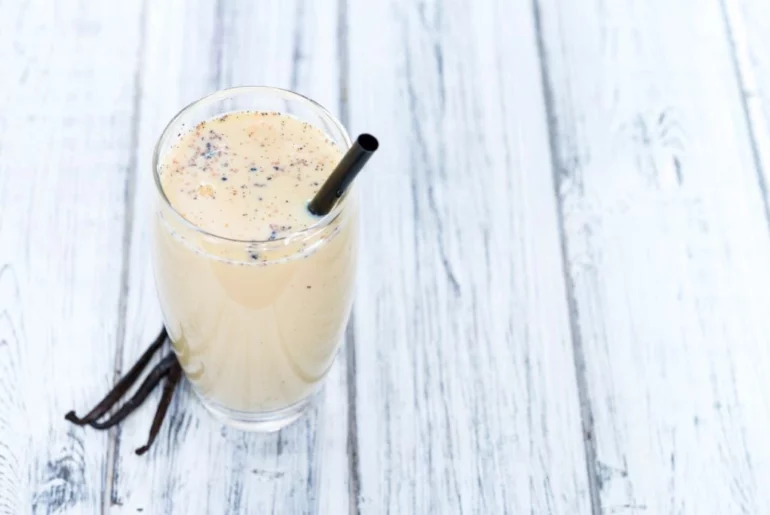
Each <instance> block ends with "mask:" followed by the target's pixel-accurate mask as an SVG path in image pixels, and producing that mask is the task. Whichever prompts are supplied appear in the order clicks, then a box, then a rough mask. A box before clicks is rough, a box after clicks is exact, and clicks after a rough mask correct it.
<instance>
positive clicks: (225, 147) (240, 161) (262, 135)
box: [159, 111, 342, 241]
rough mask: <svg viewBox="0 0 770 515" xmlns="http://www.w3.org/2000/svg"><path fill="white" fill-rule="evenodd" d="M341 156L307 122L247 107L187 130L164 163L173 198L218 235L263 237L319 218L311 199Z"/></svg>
mask: <svg viewBox="0 0 770 515" xmlns="http://www.w3.org/2000/svg"><path fill="white" fill-rule="evenodd" d="M341 157H342V154H341V152H340V149H339V148H338V147H337V146H336V145H335V144H334V143H333V142H331V141H330V140H329V138H327V137H326V135H325V134H324V133H323V132H321V131H320V130H319V129H317V128H316V127H314V126H312V125H310V124H308V123H305V122H303V121H301V120H298V119H296V118H293V117H291V116H288V115H285V114H280V113H275V112H257V111H242V112H237V113H230V114H226V115H222V116H220V117H217V118H213V119H210V120H206V121H204V122H201V123H199V124H198V125H197V126H195V127H194V128H193V129H192V130H190V131H189V132H187V133H185V134H180V136H179V140H178V141H177V142H176V144H175V145H174V146H173V147H172V148H171V149H169V151H168V152H166V154H165V155H164V156H163V157H162V159H161V163H160V169H159V170H160V180H161V186H162V187H163V191H164V193H165V194H166V197H167V198H168V200H169V203H170V204H171V205H172V206H174V208H175V209H176V210H177V211H178V212H179V213H180V214H181V215H182V216H183V217H184V218H186V219H187V220H188V221H190V222H192V223H193V224H194V225H196V226H198V227H200V228H202V229H204V230H205V231H206V232H209V233H211V234H215V235H217V236H223V237H226V238H231V239H236V240H260V241H263V240H271V239H277V238H281V237H283V236H286V235H288V234H290V233H293V232H296V231H299V230H302V229H305V228H307V227H309V226H311V225H313V224H314V223H315V222H317V221H318V219H317V218H316V217H314V216H313V215H311V214H310V213H309V212H308V211H307V207H306V206H307V202H308V201H309V200H310V199H311V198H312V197H313V195H314V194H315V193H316V192H317V191H318V190H319V189H320V187H321V185H322V184H323V181H324V180H325V179H326V178H327V177H328V176H329V174H331V172H332V170H333V169H334V167H335V166H336V164H337V163H338V162H339V161H340V159H341Z"/></svg>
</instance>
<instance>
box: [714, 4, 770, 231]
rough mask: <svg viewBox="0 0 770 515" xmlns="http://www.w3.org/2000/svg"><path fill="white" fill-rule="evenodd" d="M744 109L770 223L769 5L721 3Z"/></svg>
mask: <svg viewBox="0 0 770 515" xmlns="http://www.w3.org/2000/svg"><path fill="white" fill-rule="evenodd" d="M722 7H723V9H724V14H725V19H726V21H727V24H728V25H727V26H728V34H729V36H730V42H731V43H732V50H733V59H734V63H735V68H736V73H737V75H738V78H739V81H740V86H741V92H742V93H743V106H744V109H745V111H746V117H747V119H748V122H749V137H750V138H751V145H752V150H753V153H754V160H755V166H756V167H757V170H758V171H759V172H760V174H759V177H758V180H759V184H760V188H761V189H762V193H763V195H764V199H765V216H766V217H767V219H768V223H770V203H769V202H768V184H770V182H769V181H770V55H768V49H769V48H770V3H768V2H765V1H763V0H722Z"/></svg>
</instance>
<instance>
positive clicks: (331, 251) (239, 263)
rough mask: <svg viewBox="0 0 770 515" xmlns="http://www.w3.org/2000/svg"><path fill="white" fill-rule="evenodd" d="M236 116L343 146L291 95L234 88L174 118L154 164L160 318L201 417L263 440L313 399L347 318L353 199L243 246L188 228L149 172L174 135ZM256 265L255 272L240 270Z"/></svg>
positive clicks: (307, 104)
mask: <svg viewBox="0 0 770 515" xmlns="http://www.w3.org/2000/svg"><path fill="white" fill-rule="evenodd" d="M236 111H278V112H281V113H285V114H290V115H292V116H294V117H296V118H299V119H301V120H302V121H305V122H308V123H311V124H313V125H315V126H316V127H317V128H319V129H320V130H322V131H323V132H324V133H326V135H327V136H328V137H329V138H330V139H331V140H332V141H333V142H334V143H335V144H336V145H337V146H339V147H340V149H341V150H342V151H343V152H344V151H346V150H347V149H348V148H349V147H350V138H349V136H348V134H347V132H346V131H345V129H344V128H343V127H342V125H341V124H340V122H339V121H337V120H336V119H335V118H334V117H333V116H332V115H331V114H329V112H328V111H326V110H325V109H324V108H323V107H321V106H320V105H318V104H317V103H315V102H313V101H311V100H309V99H307V98H305V97H303V96H301V95H298V94H296V93H292V92H290V91H285V90H281V89H276V88H268V87H243V88H234V89H229V90H224V91H220V92H217V93H214V94H212V95H210V96H207V97H205V98H203V99H201V100H198V101H197V102H195V103H193V104H191V105H189V106H188V107H186V108H184V109H183V110H182V111H181V112H180V113H179V114H177V115H176V116H175V117H174V119H173V120H171V122H170V123H169V124H168V126H167V127H166V129H165V130H164V132H163V134H162V135H161V137H160V140H159V141H158V144H157V146H156V148H155V154H154V157H153V175H154V179H155V180H154V183H155V191H156V195H155V199H154V206H153V207H154V211H155V212H154V216H153V217H152V233H153V238H152V250H153V265H154V271H155V282H156V286H157V290H158V297H159V299H160V305H161V309H162V311H163V317H164V320H165V323H166V328H167V329H168V333H169V336H170V339H171V341H172V343H173V347H174V350H175V352H176V354H177V356H178V358H179V362H180V363H181V365H182V368H183V369H184V371H185V375H186V376H187V378H188V379H189V380H190V382H191V383H192V386H193V389H194V391H195V392H196V393H197V394H198V396H199V398H200V400H201V402H202V403H203V405H204V406H205V407H206V408H207V409H208V410H209V411H210V412H211V413H212V414H214V415H215V416H217V417H218V418H220V419H221V420H223V421H224V422H226V423H228V424H230V425H234V426H237V427H240V428H243V429H249V430H256V431H274V430H277V429H280V428H281V427H283V426H285V425H287V424H289V423H290V422H292V421H293V420H295V419H296V418H298V417H299V416H300V415H301V414H302V413H303V411H304V410H305V409H306V408H307V407H308V405H309V403H310V400H311V398H312V396H313V394H314V393H315V392H316V391H317V390H318V389H319V387H320V385H321V383H322V382H323V379H324V377H325V376H326V374H327V372H328V371H329V368H330V367H331V365H332V363H333V361H334V357H335V355H336V353H337V351H338V349H339V347H340V343H341V341H342V338H343V333H344V330H345V326H346V324H347V320H348V317H349V315H350V309H351V304H352V296H353V282H354V276H355V268H356V261H357V259H356V255H357V248H358V234H357V231H358V206H357V202H356V198H355V191H354V189H351V190H349V192H348V193H347V194H346V195H345V196H344V197H343V198H342V199H340V202H339V203H338V204H337V205H336V206H335V208H334V209H333V210H332V212H330V213H329V214H328V215H326V216H324V217H322V218H320V219H319V220H318V221H317V222H316V223H315V224H313V225H312V226H310V227H309V228H307V229H305V230H301V231H297V232H295V233H292V234H289V235H287V236H286V237H284V238H279V239H275V240H271V241H242V240H233V239H229V238H225V237H222V236H220V235H216V234H211V233H209V232H206V231H205V230H203V229H201V228H200V227H197V226H195V225H194V224H192V223H191V222H189V221H188V220H186V219H185V218H184V217H183V216H182V215H180V214H179V213H178V212H177V211H176V210H175V208H174V207H173V206H172V205H171V204H170V203H169V201H168V199H167V197H166V195H165V193H164V191H163V188H162V185H161V181H160V175H159V174H160V169H159V163H161V162H162V159H163V156H164V154H165V153H166V152H167V151H168V150H169V149H170V148H171V146H172V145H173V144H174V143H175V142H176V141H177V139H178V138H179V137H180V135H182V134H184V133H185V132H186V131H187V130H189V129H192V128H193V127H195V126H196V125H197V124H198V123H200V122H201V121H204V120H207V119H210V118H212V117H215V116H220V115H223V114H226V113H230V112H236ZM254 253H258V254H259V256H260V260H259V262H254V260H252V259H249V256H250V255H252V254H254Z"/></svg>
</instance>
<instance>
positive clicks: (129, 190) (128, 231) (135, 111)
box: [102, 0, 147, 513]
mask: <svg viewBox="0 0 770 515" xmlns="http://www.w3.org/2000/svg"><path fill="white" fill-rule="evenodd" d="M146 21H147V0H143V1H142V7H141V11H140V14H139V46H138V48H137V55H136V65H135V67H134V88H133V89H134V91H133V98H132V101H131V113H132V116H133V118H132V120H131V128H130V130H131V133H130V136H129V137H130V148H131V155H130V156H129V161H128V164H127V166H126V179H125V186H124V190H123V202H124V218H123V251H122V256H121V271H120V298H119V299H118V327H117V330H118V332H117V335H116V341H115V361H114V368H113V383H114V382H116V381H117V380H118V378H119V377H120V375H121V372H122V369H123V347H124V346H125V343H126V330H127V321H126V318H127V316H128V293H129V281H130V278H131V277H130V276H131V247H132V245H133V230H134V202H135V198H136V174H137V170H136V168H137V164H138V162H139V155H138V154H139V127H140V121H141V111H140V107H141V103H142V75H143V64H144V54H145V40H146ZM119 442H120V427H115V428H112V429H110V431H109V434H108V443H107V458H106V464H107V470H106V477H105V487H104V493H103V495H102V513H107V511H108V508H109V506H110V505H111V503H112V502H113V501H115V499H113V495H114V494H115V488H114V486H115V485H114V484H113V482H114V481H115V480H116V476H115V469H116V466H117V457H118V454H117V449H118V445H119Z"/></svg>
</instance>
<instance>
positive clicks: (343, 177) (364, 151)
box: [307, 134, 380, 216]
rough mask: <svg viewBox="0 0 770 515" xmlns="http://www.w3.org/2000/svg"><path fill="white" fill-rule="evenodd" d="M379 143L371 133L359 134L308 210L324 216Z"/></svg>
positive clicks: (308, 206)
mask: <svg viewBox="0 0 770 515" xmlns="http://www.w3.org/2000/svg"><path fill="white" fill-rule="evenodd" d="M379 145H380V144H379V143H378V142H377V138H375V137H374V136H372V135H371V134H361V135H360V136H358V138H356V140H355V141H354V142H353V145H352V146H351V147H350V148H349V149H348V151H347V152H346V153H345V155H344V156H343V157H342V161H340V164H338V165H337V168H335V169H334V171H333V172H332V174H331V175H330V176H329V178H328V179H326V182H324V184H323V186H321V189H320V190H318V193H316V195H315V197H313V200H311V201H310V203H309V204H308V205H307V208H308V211H310V212H311V213H313V214H314V215H316V216H323V215H325V214H327V213H328V212H329V211H331V210H332V208H333V207H334V204H336V203H337V200H338V199H339V198H340V197H341V196H342V194H343V193H345V190H346V189H348V186H350V183H351V182H353V179H355V178H356V175H358V172H360V171H361V169H362V168H363V167H364V165H365V164H366V162H367V161H368V160H369V158H370V157H372V154H373V153H374V151H375V150H377V147H378V146H379Z"/></svg>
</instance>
